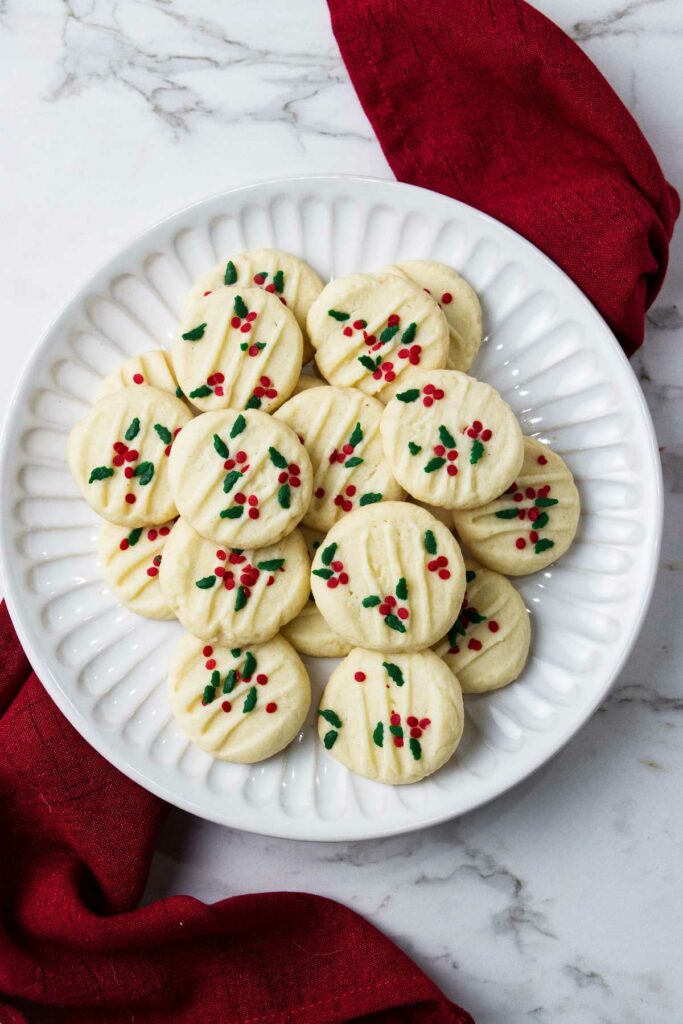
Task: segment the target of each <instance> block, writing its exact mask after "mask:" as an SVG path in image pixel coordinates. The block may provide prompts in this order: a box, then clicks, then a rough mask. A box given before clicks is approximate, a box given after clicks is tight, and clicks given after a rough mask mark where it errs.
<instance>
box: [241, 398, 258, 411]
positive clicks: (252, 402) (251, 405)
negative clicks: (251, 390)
mask: <svg viewBox="0 0 683 1024" xmlns="http://www.w3.org/2000/svg"><path fill="white" fill-rule="evenodd" d="M244 408H245V409H260V408H261V399H260V398H258V397H257V396H256V395H252V396H251V398H250V399H249V401H248V402H247V404H246V405H245V407H244Z"/></svg>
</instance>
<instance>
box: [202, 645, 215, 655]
mask: <svg viewBox="0 0 683 1024" xmlns="http://www.w3.org/2000/svg"><path fill="white" fill-rule="evenodd" d="M202 654H203V655H204V657H205V658H210V657H211V655H212V654H213V647H212V646H211V644H207V645H206V647H204V648H203V650H202Z"/></svg>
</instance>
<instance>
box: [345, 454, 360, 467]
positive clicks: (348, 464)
mask: <svg viewBox="0 0 683 1024" xmlns="http://www.w3.org/2000/svg"><path fill="white" fill-rule="evenodd" d="M362 462H363V459H359V458H358V456H357V455H354V456H353V457H352V458H350V459H347V460H346V462H345V463H344V469H353V468H354V466H360V465H361V463H362Z"/></svg>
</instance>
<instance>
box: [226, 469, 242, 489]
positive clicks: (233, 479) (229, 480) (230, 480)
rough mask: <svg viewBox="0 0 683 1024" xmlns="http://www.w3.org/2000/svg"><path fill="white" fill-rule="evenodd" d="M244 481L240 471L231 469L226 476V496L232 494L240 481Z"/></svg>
mask: <svg viewBox="0 0 683 1024" xmlns="http://www.w3.org/2000/svg"><path fill="white" fill-rule="evenodd" d="M241 479H242V474H241V473H240V471H239V470H238V469H231V470H230V472H229V473H226V474H225V480H224V481H223V491H224V493H225V494H230V491H231V490H232V489H233V487H234V486H235V484H236V483H237V481H238V480H241Z"/></svg>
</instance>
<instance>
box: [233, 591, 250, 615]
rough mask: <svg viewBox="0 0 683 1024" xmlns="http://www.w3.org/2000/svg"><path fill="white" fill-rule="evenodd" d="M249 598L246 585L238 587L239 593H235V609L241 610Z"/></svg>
mask: <svg viewBox="0 0 683 1024" xmlns="http://www.w3.org/2000/svg"><path fill="white" fill-rule="evenodd" d="M248 600H249V598H248V597H247V592H246V590H245V589H244V587H241V586H240V587H238V588H237V594H236V595H235V611H236V612H241V611H242V609H243V608H244V606H245V604H246V603H247V601H248Z"/></svg>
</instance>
